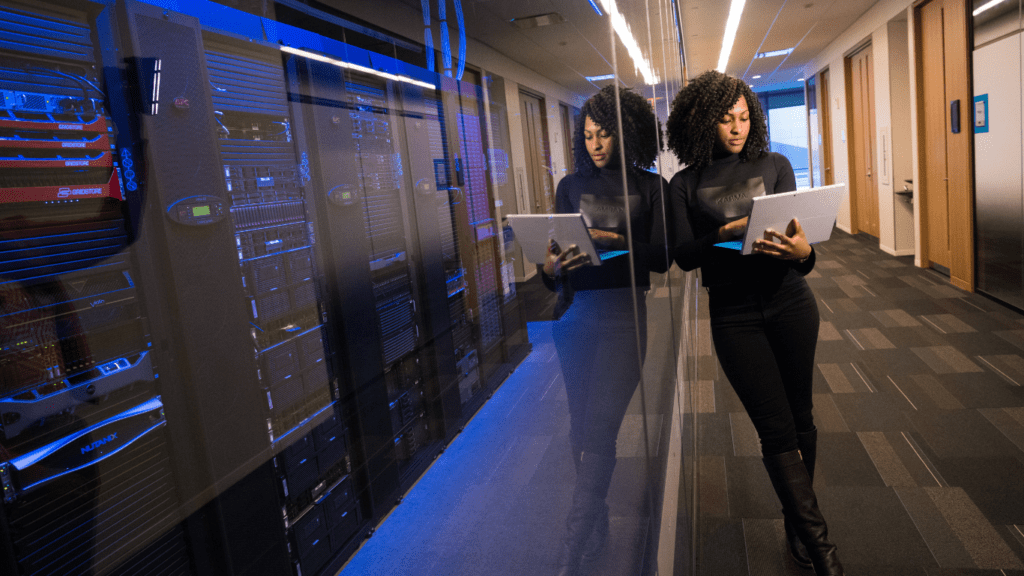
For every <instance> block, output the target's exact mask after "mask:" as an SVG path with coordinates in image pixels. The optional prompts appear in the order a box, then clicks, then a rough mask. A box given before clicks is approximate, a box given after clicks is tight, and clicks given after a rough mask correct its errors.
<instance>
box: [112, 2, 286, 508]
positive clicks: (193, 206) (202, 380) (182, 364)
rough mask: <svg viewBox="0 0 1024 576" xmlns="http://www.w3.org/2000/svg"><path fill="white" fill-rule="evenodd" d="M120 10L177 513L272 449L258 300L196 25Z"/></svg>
mask: <svg viewBox="0 0 1024 576" xmlns="http://www.w3.org/2000/svg"><path fill="white" fill-rule="evenodd" d="M120 18H121V25H122V26H123V29H124V31H125V48H124V56H125V57H127V58H128V62H129V63H128V72H129V74H130V75H131V77H132V78H133V81H134V92H135V93H134V97H135V98H134V99H135V102H136V106H137V107H136V109H135V113H136V114H137V116H138V119H139V128H140V138H141V139H142V140H143V141H144V148H145V150H146V155H145V163H146V174H147V181H146V194H147V203H146V206H145V215H144V219H145V225H144V226H143V227H142V229H141V230H140V245H141V246H144V247H145V249H146V251H147V252H146V257H145V258H144V259H142V261H140V263H141V264H142V268H143V273H144V274H143V278H144V281H145V283H146V285H147V291H148V292H149V293H150V294H153V295H154V297H153V298H150V299H149V304H150V307H149V315H150V316H151V317H153V318H154V319H156V320H155V324H156V325H158V326H159V328H160V330H159V332H157V333H155V339H154V343H155V346H156V348H157V349H158V350H160V351H163V352H164V353H165V354H166V355H167V357H168V359H169V361H168V363H167V365H166V369H164V370H163V373H162V374H161V390H162V392H163V394H164V397H165V398H166V401H167V412H168V417H169V418H170V419H172V420H175V421H178V422H182V423H183V424H184V425H181V426H176V427H171V429H170V432H171V435H172V437H173V442H174V445H175V447H176V452H177V454H178V458H177V460H176V461H177V465H178V468H179V481H180V483H181V486H182V491H183V493H184V497H185V498H186V505H185V507H184V512H185V513H186V514H188V513H191V512H193V511H195V510H197V509H199V507H200V506H202V505H203V504H205V503H206V502H208V501H209V500H210V499H211V498H213V497H214V496H216V495H217V494H218V493H219V492H220V491H222V490H223V489H224V488H226V487H228V486H230V485H232V484H233V483H235V482H237V481H238V480H240V479H241V478H243V477H245V476H246V475H247V474H249V473H250V472H252V471H253V470H254V469H255V468H256V467H257V466H259V465H260V464H261V463H263V462H266V461H267V460H269V459H270V457H271V456H272V450H271V439H270V438H269V437H268V400H267V398H266V395H265V393H264V391H263V389H262V383H261V378H260V372H259V370H260V365H259V363H258V361H259V358H258V356H257V354H255V353H254V351H255V349H256V347H257V346H256V344H255V343H254V337H253V332H254V330H255V328H254V324H253V323H252V320H253V318H254V317H255V316H256V314H257V313H258V304H254V303H253V302H252V301H251V300H250V299H247V298H246V297H245V292H244V288H243V286H242V282H241V280H240V275H239V272H238V270H239V256H238V253H239V248H238V246H237V242H238V240H237V239H236V237H235V230H234V227H233V222H234V217H233V214H232V212H231V209H232V203H231V197H230V195H229V193H228V190H227V186H226V180H225V174H224V163H223V161H222V159H221V151H220V145H219V141H218V136H217V133H216V132H215V129H214V127H215V126H217V122H216V115H215V111H216V108H215V107H214V104H213V99H212V96H211V79H210V75H209V72H208V70H207V67H206V58H205V55H204V47H203V40H202V36H201V32H200V29H201V28H200V24H199V22H198V21H197V20H196V19H195V18H192V17H188V16H184V15H181V14H178V13H175V12H172V11H168V10H163V9H160V8H157V7H155V6H150V5H146V4H141V3H137V2H131V1H127V2H125V3H124V4H123V5H121V14H120ZM254 306H256V307H257V309H256V310H255V311H254ZM185 423H187V424H185Z"/></svg>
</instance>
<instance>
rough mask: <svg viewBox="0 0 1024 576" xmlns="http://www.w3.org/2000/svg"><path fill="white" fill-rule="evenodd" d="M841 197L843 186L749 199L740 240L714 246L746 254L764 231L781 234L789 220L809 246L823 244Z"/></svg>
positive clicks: (751, 250) (823, 187)
mask: <svg viewBox="0 0 1024 576" xmlns="http://www.w3.org/2000/svg"><path fill="white" fill-rule="evenodd" d="M845 196H846V184H832V185H830V186H821V187H819V188H810V189H808V190H797V191H795V192H783V193H781V194H771V195H765V196H757V197H755V198H753V207H752V208H751V210H750V220H749V221H748V222H747V231H746V233H745V234H744V235H743V239H742V240H731V241H729V242H719V243H718V244H715V246H721V247H722V248H730V249H733V250H742V253H743V254H750V253H752V252H753V248H754V241H755V240H758V239H760V238H764V231H765V230H766V229H768V228H772V229H774V230H777V231H779V232H781V233H783V234H785V232H786V227H787V226H789V223H790V221H792V220H793V218H797V219H799V220H800V226H801V227H803V229H804V235H805V236H807V241H808V242H809V243H811V244H815V243H818V242H824V241H825V240H828V239H829V238H830V237H831V236H832V228H834V227H835V224H836V214H837V213H838V212H839V203H840V202H842V200H843V197H845Z"/></svg>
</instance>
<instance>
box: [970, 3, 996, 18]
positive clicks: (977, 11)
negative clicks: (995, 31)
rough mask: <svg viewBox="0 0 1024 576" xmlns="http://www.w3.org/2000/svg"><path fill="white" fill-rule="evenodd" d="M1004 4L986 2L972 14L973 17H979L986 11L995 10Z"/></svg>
mask: <svg viewBox="0 0 1024 576" xmlns="http://www.w3.org/2000/svg"><path fill="white" fill-rule="evenodd" d="M1002 2H1003V0H992V1H991V2H986V3H984V4H982V5H981V6H978V7H977V8H975V9H974V12H972V14H971V15H972V16H977V15H978V14H981V13H982V12H984V11H985V10H988V9H989V8H995V7H996V5H998V4H1002Z"/></svg>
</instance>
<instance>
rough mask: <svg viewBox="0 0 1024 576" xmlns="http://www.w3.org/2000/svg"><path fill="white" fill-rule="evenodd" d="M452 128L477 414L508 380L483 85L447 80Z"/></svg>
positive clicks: (469, 404) (500, 244)
mask: <svg viewBox="0 0 1024 576" xmlns="http://www.w3.org/2000/svg"><path fill="white" fill-rule="evenodd" d="M441 80H442V85H443V86H444V99H445V107H446V109H447V110H448V111H449V114H448V115H449V119H448V127H449V128H448V129H449V131H450V133H451V134H452V135H453V137H452V139H451V140H452V148H453V149H454V158H455V160H454V166H453V167H452V168H453V178H452V181H451V184H452V186H451V189H452V192H453V193H454V194H456V195H457V197H458V199H459V201H458V203H457V205H455V206H454V208H455V209H454V211H453V217H454V220H455V223H456V228H457V234H458V238H459V244H460V249H461V253H462V257H463V261H464V263H465V266H466V272H467V290H468V297H467V302H466V304H467V306H468V309H469V315H470V319H471V321H472V322H473V325H474V329H475V334H474V336H475V338H474V339H475V343H476V358H475V359H474V360H473V361H474V362H475V363H476V364H477V365H478V366H479V378H480V383H479V384H478V385H475V386H471V387H468V388H467V387H463V389H462V392H463V395H462V398H463V404H464V407H465V412H466V414H467V416H468V415H470V414H472V413H474V412H475V411H476V409H477V408H479V406H480V405H481V404H482V403H483V402H484V400H485V399H486V398H485V393H487V392H490V391H492V390H493V389H494V388H495V387H496V386H497V385H498V384H500V383H501V381H502V380H504V378H505V377H506V376H507V375H508V373H507V372H505V371H504V370H503V368H504V363H505V360H506V352H507V351H506V349H505V342H504V328H503V326H502V317H501V306H502V302H503V299H504V291H503V290H502V287H501V273H502V272H501V270H502V264H503V257H502V256H503V253H504V235H503V232H502V229H501V226H500V223H499V222H498V221H497V220H496V219H495V217H494V201H493V194H492V191H491V185H490V182H489V174H488V169H487V159H486V155H485V141H486V134H485V132H484V125H483V120H484V114H483V109H482V107H483V98H482V96H483V94H482V89H481V87H479V86H476V85H474V84H470V83H468V82H463V81H456V80H453V79H451V78H442V79H441Z"/></svg>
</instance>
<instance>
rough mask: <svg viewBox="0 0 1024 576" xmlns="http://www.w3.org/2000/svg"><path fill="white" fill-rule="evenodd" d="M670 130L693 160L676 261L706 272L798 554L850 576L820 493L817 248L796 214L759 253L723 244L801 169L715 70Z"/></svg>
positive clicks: (680, 203)
mask: <svg viewBox="0 0 1024 576" xmlns="http://www.w3.org/2000/svg"><path fill="white" fill-rule="evenodd" d="M666 128H667V132H668V144H669V147H670V148H671V149H672V150H673V151H674V152H675V153H676V155H677V156H678V157H679V160H680V162H682V163H684V164H686V168H685V169H683V170H681V171H680V172H679V173H677V174H676V175H675V176H674V177H673V178H672V182H671V184H670V185H669V204H670V206H671V208H672V227H673V232H674V236H675V242H674V246H673V258H674V260H675V261H676V263H678V264H679V266H680V267H681V268H683V269H684V270H693V269H694V268H698V267H699V268H700V269H701V280H702V282H703V284H704V286H705V287H707V289H708V293H709V295H710V296H709V298H708V306H709V309H710V315H711V336H712V340H713V341H714V344H715V351H716V352H717V354H718V360H719V362H720V363H721V365H722V371H723V372H724V373H725V375H726V377H728V379H729V383H730V384H731V385H732V387H733V389H734V390H736V394H737V396H739V398H740V401H741V402H743V406H744V408H746V410H747V414H749V415H750V419H751V420H752V421H753V423H754V427H755V428H756V429H757V434H758V437H759V438H760V439H761V453H762V456H763V461H764V465H765V468H766V469H767V470H768V476H769V477H770V478H771V481H772V486H773V487H774V488H775V492H776V494H777V495H778V496H779V499H780V501H781V502H782V509H783V515H784V517H785V526H786V536H787V540H788V541H789V549H790V553H791V555H792V556H793V559H794V560H795V561H796V562H797V563H798V564H800V565H802V566H804V567H807V568H810V567H812V566H813V568H814V571H815V574H817V575H819V576H822V575H827V576H841V575H842V574H843V567H842V565H841V564H840V562H839V558H838V556H837V554H836V547H835V545H834V544H832V543H831V542H830V541H829V539H828V529H827V527H826V525H825V520H824V518H823V517H822V515H821V512H820V511H819V510H818V504H817V500H816V498H815V495H814V489H813V488H812V479H813V476H814V464H815V459H816V454H817V437H818V436H817V434H818V433H817V429H816V428H815V427H814V420H813V418H812V415H811V408H812V406H811V382H812V379H813V375H814V349H815V346H816V344H817V339H818V323H819V317H818V307H817V302H816V300H815V298H814V294H813V293H812V292H811V289H810V287H808V286H807V282H806V281H805V280H804V275H806V274H807V273H808V272H810V271H811V269H812V268H813V267H814V259H815V256H814V249H813V248H812V247H811V246H810V245H809V244H808V243H807V239H806V238H805V237H804V233H803V230H802V229H801V227H800V223H799V222H798V221H797V220H796V219H794V220H793V221H792V222H790V224H789V226H788V228H787V230H786V231H785V232H784V233H783V232H779V231H775V230H766V231H765V232H764V238H763V239H759V240H757V241H756V242H755V246H754V252H755V254H752V255H748V256H744V255H742V254H740V252H739V251H737V250H731V249H728V248H723V247H717V246H715V244H717V243H719V242H724V241H728V240H733V239H736V238H739V237H742V235H743V233H744V232H745V231H746V227H747V217H746V215H747V214H749V212H750V207H751V204H752V201H751V198H753V197H754V196H761V195H764V194H775V193H779V192H789V191H792V190H795V189H796V179H795V177H794V175H793V168H792V166H790V164H789V161H788V160H787V159H786V158H785V157H784V156H782V155H781V154H777V153H773V152H769V151H768V138H767V131H768V130H767V125H766V123H765V117H764V113H763V112H762V111H761V106H760V104H759V102H758V100H757V97H756V96H755V95H754V93H753V92H752V91H751V90H750V88H749V87H748V86H747V85H746V84H745V83H744V82H743V81H741V80H739V79H736V78H732V77H730V76H726V75H724V74H721V73H718V72H714V71H711V72H706V73H704V74H701V75H700V76H699V77H697V78H696V79H694V80H693V81H691V82H690V84H688V85H687V86H686V88H684V89H683V90H682V91H680V92H679V94H678V95H677V96H676V98H675V100H674V101H673V103H672V113H671V114H670V115H669V119H668V123H667V126H666Z"/></svg>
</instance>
